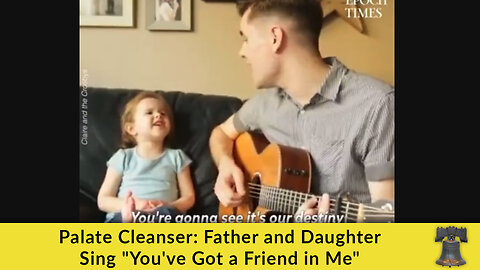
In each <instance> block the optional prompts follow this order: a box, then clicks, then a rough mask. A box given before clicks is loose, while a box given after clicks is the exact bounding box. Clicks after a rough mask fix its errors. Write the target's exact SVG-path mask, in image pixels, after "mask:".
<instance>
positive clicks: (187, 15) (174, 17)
mask: <svg viewBox="0 0 480 270" xmlns="http://www.w3.org/2000/svg"><path fill="white" fill-rule="evenodd" d="M146 1H147V10H146V17H147V29H148V30H171V31H191V30H192V9H191V8H192V0H146Z"/></svg>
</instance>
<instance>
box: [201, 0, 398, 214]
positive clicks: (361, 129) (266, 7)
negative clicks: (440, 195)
mask: <svg viewBox="0 0 480 270" xmlns="http://www.w3.org/2000/svg"><path fill="white" fill-rule="evenodd" d="M238 10H239V13H240V15H241V16H242V17H241V21H240V35H241V36H242V37H243V39H244V41H243V44H242V47H241V49H240V52H239V54H240V56H241V57H243V58H244V59H245V60H246V61H247V63H248V64H249V65H250V66H251V68H252V74H253V80H254V83H255V86H256V87H257V88H259V89H263V90H261V91H260V93H258V94H257V95H256V96H255V97H253V98H251V99H249V100H248V101H247V102H246V103H245V104H244V105H243V106H242V108H240V110H239V111H238V112H237V113H235V114H233V115H232V116H231V117H230V118H228V119H227V120H226V121H225V122H224V123H222V124H221V125H219V126H218V127H216V128H215V129H214V130H213V131H212V134H211V137H210V148H211V152H212V156H213V158H214V161H215V163H216V164H217V166H218V171H219V174H218V177H217V182H216V184H215V194H216V195H217V197H218V199H219V200H220V202H221V203H222V204H223V205H225V206H230V207H233V206H237V205H239V204H240V203H241V202H242V200H243V199H244V198H245V195H246V190H245V189H246V188H245V184H244V179H243V173H242V171H241V170H240V169H239V167H238V166H237V165H236V164H235V162H234V160H233V158H232V148H233V142H234V140H235V139H236V138H237V137H238V135H239V134H240V133H242V132H244V131H248V130H260V131H262V132H263V134H264V135H265V137H266V138H267V139H269V140H270V141H271V142H276V143H279V144H283V145H287V146H292V147H296V148H303V149H305V150H307V151H308V152H309V153H310V154H311V157H312V161H313V162H312V165H313V179H312V188H311V191H312V193H315V194H322V193H323V196H322V197H320V198H313V199H310V200H307V201H306V202H305V203H304V204H303V205H302V206H301V207H300V208H299V211H305V214H310V215H316V214H318V213H325V212H327V211H328V210H329V195H336V194H338V193H339V192H342V191H348V192H350V193H351V195H352V196H353V197H355V198H356V199H357V200H358V201H360V202H370V201H372V202H374V201H377V200H380V199H382V200H393V199H394V179H393V178H394V177H393V176H394V172H393V170H394V89H393V87H392V86H390V85H387V84H386V83H383V82H381V81H379V80H377V79H374V78H372V77H370V76H367V75H363V74H359V73H357V72H355V71H353V70H350V69H348V68H347V67H345V66H344V65H343V64H342V63H341V62H340V61H339V60H338V59H336V58H322V56H321V55H320V52H319V50H318V38H319V35H320V30H321V27H322V17H323V14H322V10H321V6H320V4H319V1H317V0H256V1H255V0H250V1H239V3H238ZM299 211H298V212H297V213H299Z"/></svg>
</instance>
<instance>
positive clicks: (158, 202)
mask: <svg viewBox="0 0 480 270" xmlns="http://www.w3.org/2000/svg"><path fill="white" fill-rule="evenodd" d="M164 205H167V202H165V201H161V200H149V201H148V207H149V208H151V209H153V208H157V207H160V206H164Z"/></svg>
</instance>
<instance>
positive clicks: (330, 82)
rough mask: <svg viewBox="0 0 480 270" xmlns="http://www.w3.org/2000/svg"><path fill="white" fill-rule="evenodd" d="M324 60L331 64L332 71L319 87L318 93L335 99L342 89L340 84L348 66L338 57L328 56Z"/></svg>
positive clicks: (332, 99)
mask: <svg viewBox="0 0 480 270" xmlns="http://www.w3.org/2000/svg"><path fill="white" fill-rule="evenodd" d="M323 60H324V61H325V63H327V64H328V65H330V71H329V73H328V74H327V77H326V78H325V81H324V82H323V84H322V85H321V86H320V87H319V89H318V94H319V95H321V96H323V97H324V98H326V99H329V100H331V101H335V99H336V98H337V95H338V92H339V91H340V84H341V83H342V78H343V75H344V74H345V72H346V67H345V65H343V63H342V62H340V61H339V60H338V59H337V58H336V57H327V58H324V59H323Z"/></svg>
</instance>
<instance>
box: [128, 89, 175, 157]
mask: <svg viewBox="0 0 480 270" xmlns="http://www.w3.org/2000/svg"><path fill="white" fill-rule="evenodd" d="M146 98H154V99H156V100H158V101H160V103H161V104H162V105H163V106H164V107H165V112H166V113H167V117H168V120H170V126H171V128H170V132H169V133H168V135H167V138H166V139H165V145H167V146H170V145H171V144H172V143H173V135H174V134H175V125H174V122H173V113H172V109H171V108H170V105H168V102H167V101H166V100H165V98H164V97H163V96H162V95H160V94H157V93H155V92H150V91H142V92H140V93H139V94H137V95H136V96H135V97H134V98H132V99H131V100H130V101H128V102H127V104H126V105H125V109H124V111H123V114H122V118H121V125H122V126H121V127H122V143H121V147H122V148H131V147H134V146H136V145H137V141H136V140H135V137H133V136H132V135H130V134H128V132H127V130H126V128H125V127H126V124H127V123H133V121H134V119H133V116H134V115H135V110H136V109H137V106H138V104H139V103H140V101H142V100H144V99H146Z"/></svg>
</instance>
